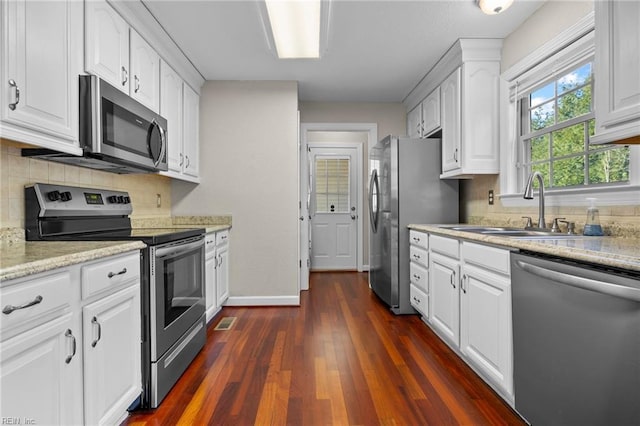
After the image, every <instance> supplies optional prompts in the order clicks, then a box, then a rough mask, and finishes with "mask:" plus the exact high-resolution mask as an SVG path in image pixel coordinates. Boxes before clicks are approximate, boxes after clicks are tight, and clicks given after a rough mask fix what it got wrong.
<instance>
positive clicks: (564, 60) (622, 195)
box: [499, 13, 640, 207]
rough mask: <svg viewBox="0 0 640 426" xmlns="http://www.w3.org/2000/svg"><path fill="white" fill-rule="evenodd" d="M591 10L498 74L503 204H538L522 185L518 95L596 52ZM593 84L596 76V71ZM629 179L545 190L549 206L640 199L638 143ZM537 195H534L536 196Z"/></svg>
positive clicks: (624, 202)
mask: <svg viewBox="0 0 640 426" xmlns="http://www.w3.org/2000/svg"><path fill="white" fill-rule="evenodd" d="M594 28H595V23H594V14H593V13H590V14H589V15H587V16H585V17H584V18H583V19H581V20H580V21H578V22H577V23H576V24H575V25H573V26H571V27H569V28H568V29H566V30H565V31H563V32H562V33H561V34H559V35H558V36H557V37H555V38H554V39H552V40H551V41H549V42H547V43H546V44H544V45H543V46H541V47H540V48H539V49H537V50H535V51H534V52H533V53H531V54H530V55H528V56H527V57H525V58H524V59H523V60H521V61H520V62H518V63H516V64H515V65H514V66H512V67H511V68H509V69H508V70H506V71H505V72H504V73H502V75H501V76H500V116H501V117H504V118H505V119H504V120H502V121H501V125H500V194H499V197H500V199H501V201H502V204H503V205H504V206H505V207H522V206H536V205H537V203H538V200H537V199H535V200H525V199H524V198H523V197H522V194H523V189H522V187H521V186H522V185H523V182H524V181H525V177H524V176H522V174H523V173H524V169H523V168H522V167H518V166H519V163H520V160H521V159H520V152H521V151H522V150H521V149H519V140H520V136H519V129H518V128H517V126H518V124H519V120H518V116H519V114H520V110H519V107H518V102H517V98H518V97H520V93H528V92H530V91H531V89H533V88H535V87H536V86H537V85H538V84H539V83H540V82H542V81H544V80H548V79H551V78H553V76H554V75H558V74H559V73H560V72H561V71H562V70H566V69H567V68H568V67H571V66H572V65H574V64H575V65H577V64H579V63H580V62H581V61H582V62H584V61H585V60H587V59H588V58H593V55H594V52H595V37H594ZM594 84H598V76H597V75H595V74H594ZM629 156H630V166H629V181H628V182H624V183H619V184H614V185H603V186H600V187H597V186H586V187H580V188H577V187H568V188H550V189H548V190H545V204H546V205H547V206H585V205H587V204H588V202H587V201H586V198H587V197H595V198H597V199H598V205H637V204H638V200H640V147H639V146H631V147H630V150H629ZM536 198H537V197H536Z"/></svg>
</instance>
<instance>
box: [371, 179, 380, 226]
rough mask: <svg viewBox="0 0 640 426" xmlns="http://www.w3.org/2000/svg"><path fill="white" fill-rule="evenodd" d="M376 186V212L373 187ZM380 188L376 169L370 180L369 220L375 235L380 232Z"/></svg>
mask: <svg viewBox="0 0 640 426" xmlns="http://www.w3.org/2000/svg"><path fill="white" fill-rule="evenodd" d="M374 185H375V193H376V206H375V211H374V209H373V192H374V191H373V187H374ZM379 204H380V187H379V186H378V171H377V170H376V169H374V170H373V172H371V179H370V180H369V219H370V222H371V229H372V230H373V233H374V234H375V233H376V232H378V209H379V208H380V206H379Z"/></svg>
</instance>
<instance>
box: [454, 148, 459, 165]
mask: <svg viewBox="0 0 640 426" xmlns="http://www.w3.org/2000/svg"><path fill="white" fill-rule="evenodd" d="M453 161H455V162H456V163H457V162H458V148H456V150H455V151H453Z"/></svg>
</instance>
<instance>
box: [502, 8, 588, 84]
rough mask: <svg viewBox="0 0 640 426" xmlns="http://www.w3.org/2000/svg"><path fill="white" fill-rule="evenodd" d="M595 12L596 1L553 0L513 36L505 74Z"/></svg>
mask: <svg viewBox="0 0 640 426" xmlns="http://www.w3.org/2000/svg"><path fill="white" fill-rule="evenodd" d="M589 12H593V1H582V0H571V1H566V0H550V1H547V2H546V3H545V4H544V5H543V6H542V7H540V9H538V10H537V11H536V12H535V13H534V14H533V15H531V16H530V17H529V18H528V19H527V20H526V21H524V22H523V23H522V25H520V26H519V27H518V28H516V29H515V30H514V31H513V32H512V33H511V34H509V35H508V36H507V37H506V38H505V39H504V42H503V44H502V61H501V68H502V71H505V70H508V69H509V68H510V67H511V66H513V65H514V64H515V63H517V62H518V61H519V60H521V59H522V58H524V57H525V56H527V55H528V54H530V53H531V52H533V51H534V50H536V49H537V48H539V47H540V46H542V45H543V44H545V43H546V42H548V41H549V40H551V39H552V38H554V37H555V36H557V35H558V34H559V33H561V32H562V31H563V30H565V29H566V28H569V27H570V26H572V25H573V24H575V23H576V22H578V21H579V20H580V19H581V18H583V17H585V16H586V15H588V14H589Z"/></svg>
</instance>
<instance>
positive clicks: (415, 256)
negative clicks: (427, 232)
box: [413, 254, 421, 260]
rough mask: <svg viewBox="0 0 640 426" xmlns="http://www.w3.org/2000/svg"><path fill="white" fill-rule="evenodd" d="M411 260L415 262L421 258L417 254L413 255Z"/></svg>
mask: <svg viewBox="0 0 640 426" xmlns="http://www.w3.org/2000/svg"><path fill="white" fill-rule="evenodd" d="M413 258H414V259H415V260H420V259H421V256H420V255H419V254H414V255H413Z"/></svg>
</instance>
